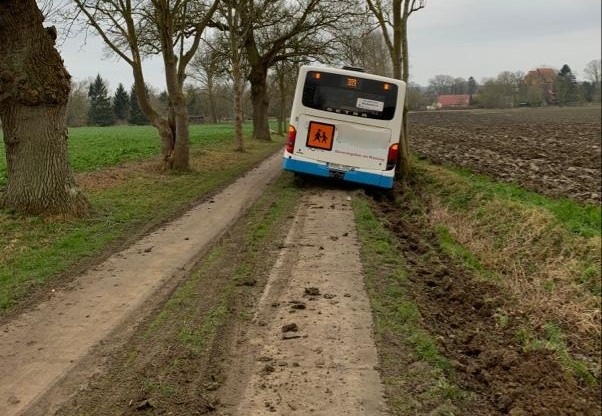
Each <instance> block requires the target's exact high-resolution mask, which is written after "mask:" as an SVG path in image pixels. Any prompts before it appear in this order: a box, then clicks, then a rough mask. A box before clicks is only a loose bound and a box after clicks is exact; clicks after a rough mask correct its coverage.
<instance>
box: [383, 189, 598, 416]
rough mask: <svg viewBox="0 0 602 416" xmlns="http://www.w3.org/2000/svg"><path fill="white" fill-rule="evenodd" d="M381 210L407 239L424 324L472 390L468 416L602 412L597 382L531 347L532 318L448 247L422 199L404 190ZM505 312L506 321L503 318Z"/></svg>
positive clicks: (403, 243) (404, 247) (455, 376)
mask: <svg viewBox="0 0 602 416" xmlns="http://www.w3.org/2000/svg"><path fill="white" fill-rule="evenodd" d="M412 187H413V190H414V191H416V190H419V186H416V185H412ZM374 207H375V210H376V211H377V212H378V214H379V216H380V217H381V219H382V220H383V221H384V223H385V225H386V226H387V228H388V229H389V230H390V231H391V233H392V234H393V235H394V236H395V237H396V238H397V240H398V241H399V244H400V247H401V255H402V256H403V257H404V258H405V259H406V264H407V270H408V279H409V280H410V281H411V282H412V285H411V288H412V289H411V290H412V293H411V296H412V297H413V298H414V300H415V302H416V304H417V305H418V307H419V310H420V313H421V316H422V318H423V322H424V327H425V329H427V330H428V331H429V332H431V334H433V336H435V337H436V338H437V339H438V340H439V349H440V352H441V354H442V355H443V356H445V357H446V358H447V359H449V360H450V363H451V364H452V367H453V369H452V370H450V372H449V378H450V379H451V380H452V381H453V382H454V383H456V384H457V385H458V386H459V387H460V388H461V389H463V390H464V391H466V392H468V393H469V394H470V396H469V398H468V399H467V400H466V401H465V402H464V403H463V404H460V405H459V406H460V408H461V409H462V413H461V414H467V415H468V414H470V415H507V414H509V415H514V416H518V415H525V416H526V415H542V416H543V415H592V416H593V415H599V414H600V412H601V410H602V406H601V403H600V396H599V391H598V390H597V386H595V385H586V384H583V383H581V382H579V381H577V380H576V379H575V378H574V377H573V376H572V375H570V374H569V373H568V371H567V370H566V369H565V368H563V367H562V366H561V365H560V363H559V361H558V359H557V357H556V356H555V355H554V353H553V352H551V351H543V350H537V351H525V350H523V348H522V347H521V346H520V345H519V343H518V342H517V340H516V334H517V333H518V331H519V330H520V329H521V323H525V322H527V319H526V317H523V316H521V314H520V312H517V311H516V309H515V308H513V305H512V299H510V298H508V297H505V296H504V294H503V293H500V290H499V287H498V286H496V285H495V284H493V283H489V282H486V281H482V280H477V279H476V278H475V277H474V276H473V275H472V272H470V271H468V270H466V269H464V268H463V267H461V266H459V265H458V264H456V263H455V262H454V261H453V260H451V259H450V258H449V257H448V256H446V255H445V254H444V253H443V252H442V251H441V249H440V247H439V245H438V242H437V237H436V235H435V234H434V232H433V231H432V230H431V229H430V227H429V223H428V221H427V218H426V216H425V215H426V214H423V213H420V212H418V211H417V210H416V209H415V203H414V204H413V203H412V202H411V201H409V200H408V199H407V198H404V196H403V195H398V201H397V202H391V201H383V200H380V201H375V202H374ZM512 311H514V312H512ZM499 312H503V313H504V314H505V315H506V318H507V323H505V325H500V324H499V321H498V320H497V319H496V316H497V314H498V313H499ZM388 393H389V392H388Z"/></svg>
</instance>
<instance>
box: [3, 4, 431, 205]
mask: <svg viewBox="0 0 602 416" xmlns="http://www.w3.org/2000/svg"><path fill="white" fill-rule="evenodd" d="M424 6H425V0H394V1H392V2H391V1H389V0H351V1H349V0H297V1H294V2H289V1H282V0H259V1H258V0H178V1H173V0H148V1H146V0H145V1H132V0H73V1H70V2H64V4H63V7H64V8H63V9H62V10H61V11H62V13H61V15H62V16H67V17H69V20H68V21H66V22H65V23H66V24H67V25H68V26H65V27H74V22H75V23H76V25H77V22H79V23H81V26H82V27H83V28H84V29H85V30H91V31H93V32H95V33H96V34H98V35H99V36H100V37H101V38H102V39H103V41H104V42H105V44H106V46H107V48H108V49H109V50H111V51H112V52H113V53H114V54H115V55H117V56H118V57H119V58H121V59H122V60H123V61H124V62H126V63H127V64H128V65H129V66H130V67H131V70H132V75H133V78H134V92H135V96H136V100H132V96H131V94H130V97H129V98H130V102H133V101H136V102H137V103H138V105H139V108H140V110H141V112H142V113H143V114H144V115H145V117H146V118H147V119H148V121H149V123H150V124H151V125H153V126H154V127H155V128H156V129H157V132H158V134H159V137H160V140H161V144H162V149H161V152H162V165H163V168H164V169H183V170H185V169H188V167H189V129H188V123H189V115H188V110H189V103H188V102H187V97H186V94H185V81H186V79H187V77H189V76H190V73H191V72H194V71H193V70H192V71H191V70H190V69H191V68H192V66H191V65H190V64H191V63H192V62H193V61H196V60H197V59H198V61H199V62H200V63H201V64H202V65H209V64H211V65H217V66H218V67H219V68H222V72H221V73H223V69H225V70H226V72H227V74H228V77H229V84H230V85H232V108H233V114H234V120H235V132H236V133H235V147H236V149H237V150H240V151H244V149H245V144H244V140H243V136H242V121H243V110H244V105H243V94H244V84H245V80H246V81H248V83H249V93H250V101H251V106H252V111H251V112H250V113H251V115H252V120H253V137H254V138H256V139H262V140H270V129H269V124H268V109H269V104H270V100H273V99H274V97H271V96H270V91H269V88H268V77H269V76H270V74H272V76H274V85H277V86H279V88H280V89H282V90H284V89H285V88H290V85H289V84H290V83H289V82H288V81H287V77H290V75H291V73H294V72H295V71H291V67H294V66H297V65H298V64H300V63H303V62H310V61H321V62H324V63H331V64H334V65H340V64H341V63H343V62H344V61H346V63H348V64H351V65H354V64H356V62H355V61H359V60H362V59H363V60H366V59H365V57H366V55H365V52H366V51H365V50H364V49H363V48H359V47H358V46H357V45H358V39H362V40H363V39H367V40H371V39H372V40H373V39H375V38H373V37H371V36H374V35H371V34H377V35H378V36H381V37H382V41H383V42H384V45H385V46H384V49H383V50H384V51H386V52H388V59H389V60H390V65H389V66H390V67H391V68H392V73H393V75H394V76H395V77H397V78H402V79H404V80H407V79H408V76H409V72H408V68H409V65H408V58H407V50H408V46H407V21H408V18H409V16H410V15H411V14H412V13H414V12H416V11H418V10H420V9H422V8H423V7H424ZM43 21H44V16H43V15H42V13H41V12H40V10H39V8H38V5H37V4H36V1H35V0H3V1H0V74H1V76H0V120H1V122H2V125H3V128H4V133H5V134H4V137H5V139H4V140H5V145H6V149H7V151H6V153H7V172H8V181H7V188H6V192H5V193H4V200H3V205H4V206H5V207H10V208H11V209H15V210H17V211H21V212H27V213H31V214H37V213H47V214H57V213H58V214H68V215H72V214H75V215H77V214H80V213H84V212H85V211H86V209H87V203H86V200H85V197H84V196H83V195H81V192H79V190H78V189H77V187H76V186H75V184H74V180H73V175H72V173H71V172H70V169H69V166H68V158H67V152H66V143H67V140H66V139H67V138H66V130H65V128H64V127H65V118H66V117H65V116H66V107H67V102H68V98H69V91H70V88H71V81H70V76H69V74H68V73H67V71H66V70H65V68H64V65H63V62H62V60H61V58H60V56H59V54H58V52H57V51H56V48H55V47H54V45H55V41H56V37H57V32H58V31H57V29H56V28H54V27H48V28H44V26H43ZM76 25H75V26H76ZM375 28H376V30H375ZM390 33H391V34H392V36H389V34H390ZM203 43H204V44H205V46H206V48H204V49H205V52H206V53H208V54H210V55H211V63H209V62H207V60H206V59H205V58H203V54H201V55H200V56H199V52H200V51H201V48H200V47H201V45H202V44H203ZM343 50H344V51H345V53H341V51H343ZM151 55H158V56H160V57H161V58H162V62H163V67H164V73H165V92H166V100H165V101H166V103H167V111H165V112H164V111H162V110H161V108H159V107H158V106H157V105H156V103H155V102H154V101H153V100H152V99H151V94H150V93H149V89H148V88H147V86H146V82H145V73H144V68H143V62H144V58H146V57H147V56H151ZM34 62H35V63H36V64H35V65H33V64H32V63H34ZM218 73H220V72H219V71H218ZM205 76H206V77H213V75H207V74H205ZM218 78H219V76H218V77H215V78H214V79H213V80H207V81H208V82H213V81H214V80H215V79H218ZM97 87H98V86H95V85H93V86H92V88H90V87H89V89H88V97H87V98H88V99H89V103H90V112H89V113H88V116H89V118H90V119H91V120H93V122H94V123H96V124H102V123H106V122H107V121H108V117H109V111H108V108H109V107H113V105H110V104H113V103H110V102H109V100H108V99H107V97H105V96H104V95H103V94H104V93H103V89H102V88H97ZM205 91H206V92H207V94H208V95H213V94H215V91H216V90H214V89H213V88H211V90H209V89H207V88H206V89H205ZM282 97H284V92H283V91H281V92H280V94H279V98H277V99H280V100H282V99H283V98H282ZM281 107H282V108H281V111H282V109H283V108H284V107H285V106H281ZM404 111H407V108H405V109H404ZM114 113H115V111H114V110H113V114H114ZM30 120H36V122H35V123H28V121H30ZM35 129H38V131H37V132H36V131H34V130H35ZM404 131H406V132H407V129H404ZM400 146H401V152H400V159H399V160H398V164H397V165H398V166H399V167H401V168H402V171H404V172H407V170H408V166H409V165H408V163H407V162H408V157H407V155H408V153H407V133H406V134H404V135H403V137H402V138H401V140H400ZM49 158H52V159H53V160H52V161H50V160H48V159H49ZM32 163H34V164H35V166H33V167H32V166H31V164H32ZM50 168H52V169H50ZM49 178H51V179H49Z"/></svg>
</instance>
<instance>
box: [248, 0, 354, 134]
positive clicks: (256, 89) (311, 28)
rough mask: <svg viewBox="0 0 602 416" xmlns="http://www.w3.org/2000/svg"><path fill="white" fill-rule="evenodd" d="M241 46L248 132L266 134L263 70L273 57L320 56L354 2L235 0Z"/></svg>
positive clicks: (337, 0) (266, 117) (329, 47)
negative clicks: (241, 26)
mask: <svg viewBox="0 0 602 416" xmlns="http://www.w3.org/2000/svg"><path fill="white" fill-rule="evenodd" d="M237 3H238V7H239V9H240V16H241V20H242V22H244V23H245V24H247V25H249V27H248V28H245V30H244V32H243V33H244V37H243V46H244V49H245V51H246V57H247V60H248V62H249V66H250V72H249V76H248V78H249V81H250V83H251V100H252V103H253V138H256V139H262V140H270V139H271V137H270V128H269V124H268V107H269V98H268V90H267V89H268V87H267V77H268V71H269V70H270V68H272V66H273V65H274V64H275V63H276V62H280V61H285V60H290V59H294V58H300V57H302V58H307V57H309V58H311V57H323V56H324V55H326V54H328V53H329V51H331V49H332V48H331V46H332V42H333V39H334V36H333V35H332V33H333V32H334V31H335V30H339V31H341V30H344V28H345V24H346V16H349V15H350V13H351V12H352V11H353V6H354V5H355V2H349V1H343V0H299V1H296V2H286V1H282V0H261V1H257V0H240V1H238V2H237Z"/></svg>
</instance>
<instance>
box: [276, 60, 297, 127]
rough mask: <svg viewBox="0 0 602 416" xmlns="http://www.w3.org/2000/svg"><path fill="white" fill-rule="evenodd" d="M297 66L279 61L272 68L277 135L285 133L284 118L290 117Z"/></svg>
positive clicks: (291, 62)
mask: <svg viewBox="0 0 602 416" xmlns="http://www.w3.org/2000/svg"><path fill="white" fill-rule="evenodd" d="M297 68H298V64H297V63H296V62H293V61H280V62H278V63H276V64H275V65H274V67H273V69H274V71H273V74H272V85H274V86H275V88H273V90H274V92H275V98H276V116H277V119H278V134H279V135H280V136H283V135H284V133H285V131H286V118H287V117H288V116H289V115H290V110H291V105H292V98H293V95H294V93H295V86H296V80H297Z"/></svg>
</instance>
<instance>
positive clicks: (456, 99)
mask: <svg viewBox="0 0 602 416" xmlns="http://www.w3.org/2000/svg"><path fill="white" fill-rule="evenodd" d="M469 105H470V95H468V94H453V95H440V96H438V97H437V102H436V103H435V107H437V108H463V107H468V106H469Z"/></svg>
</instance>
